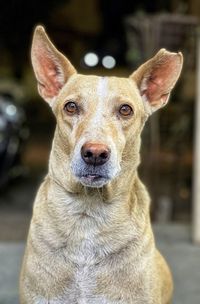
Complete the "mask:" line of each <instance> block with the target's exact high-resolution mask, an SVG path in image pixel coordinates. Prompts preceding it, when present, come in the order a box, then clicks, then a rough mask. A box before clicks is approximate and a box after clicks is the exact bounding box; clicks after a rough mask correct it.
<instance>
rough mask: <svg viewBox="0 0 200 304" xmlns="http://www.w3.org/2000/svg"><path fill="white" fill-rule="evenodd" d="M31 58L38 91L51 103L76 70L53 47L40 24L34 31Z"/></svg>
mask: <svg viewBox="0 0 200 304" xmlns="http://www.w3.org/2000/svg"><path fill="white" fill-rule="evenodd" d="M31 60H32V65H33V70H34V72H35V75H36V78H37V81H38V91H39V93H40V95H41V96H42V97H43V98H44V99H45V100H46V101H47V102H50V103H51V102H52V101H53V100H54V99H55V97H56V96H57V95H58V93H59V91H60V90H61V88H62V87H63V85H64V84H65V83H66V82H67V80H68V79H69V77H70V76H72V75H73V74H74V73H76V70H75V68H74V67H73V66H72V64H71V63H70V62H69V60H68V59H67V58H65V56H64V55H62V54H61V53H60V52H59V51H58V50H57V49H56V48H55V47H54V45H53V44H52V42H51V41H50V40H49V38H48V36H47V35H46V33H45V30H44V28H43V27H42V26H37V27H36V29H35V32H34V36H33V42H32V48H31Z"/></svg>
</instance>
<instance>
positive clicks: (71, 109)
mask: <svg viewBox="0 0 200 304" xmlns="http://www.w3.org/2000/svg"><path fill="white" fill-rule="evenodd" d="M64 110H65V112H66V113H67V114H68V115H75V114H78V112H79V109H78V106H77V104H76V103H75V102H73V101H69V102H67V103H66V104H65V105H64Z"/></svg>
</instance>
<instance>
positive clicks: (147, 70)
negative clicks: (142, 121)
mask: <svg viewBox="0 0 200 304" xmlns="http://www.w3.org/2000/svg"><path fill="white" fill-rule="evenodd" d="M182 65H183V56H182V54H181V53H171V52H168V51H166V50H165V49H161V50H160V51H159V52H158V53H157V54H156V55H155V56H154V57H153V58H152V59H150V60H149V61H147V62H146V63H144V64H143V65H141V66H140V67H139V68H138V69H137V70H136V71H135V72H134V73H133V74H132V75H131V76H130V78H131V79H133V80H134V81H135V82H136V84H137V86H138V88H139V90H140V94H141V96H142V99H143V101H144V104H145V108H146V110H147V111H148V114H151V113H153V112H154V111H156V110H157V109H159V108H161V107H163V106H164V105H166V104H167V102H168V99H169V96H170V92H171V90H172V89H173V87H174V86H175V84H176V81H177V80H178V78H179V75H180V73H181V69H182Z"/></svg>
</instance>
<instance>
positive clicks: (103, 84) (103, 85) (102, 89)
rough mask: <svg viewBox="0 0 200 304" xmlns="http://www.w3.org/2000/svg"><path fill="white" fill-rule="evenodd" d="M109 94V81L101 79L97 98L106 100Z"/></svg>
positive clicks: (104, 78)
mask: <svg viewBox="0 0 200 304" xmlns="http://www.w3.org/2000/svg"><path fill="white" fill-rule="evenodd" d="M107 93H108V79H107V78H106V77H101V78H100V79H99V81H98V84H97V96H98V97H99V98H105V97H106V95H107Z"/></svg>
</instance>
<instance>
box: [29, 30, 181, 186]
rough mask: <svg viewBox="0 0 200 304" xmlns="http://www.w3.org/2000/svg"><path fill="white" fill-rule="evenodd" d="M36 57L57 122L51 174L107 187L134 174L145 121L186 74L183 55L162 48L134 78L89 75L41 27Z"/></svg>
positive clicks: (37, 72) (35, 44)
mask: <svg viewBox="0 0 200 304" xmlns="http://www.w3.org/2000/svg"><path fill="white" fill-rule="evenodd" d="M31 55H32V64H33V68H34V71H35V75H36V78H37V81H38V90H39V93H40V95H41V96H42V97H43V98H44V99H45V100H46V101H47V102H48V103H49V104H50V106H51V107H52V110H53V112H54V113H55V116H56V119H57V128H56V132H55V138H54V144H53V148H52V153H51V161H50V165H51V171H52V174H54V175H55V176H56V178H57V179H62V180H63V179H65V176H66V175H68V176H71V179H74V180H76V182H77V181H78V182H79V183H81V184H83V185H85V186H89V187H102V186H103V185H105V184H107V183H108V182H109V181H111V180H113V179H114V178H115V177H116V176H118V175H119V174H121V173H122V172H127V170H130V171H131V170H135V169H136V167H137V165H138V163H139V148H140V133H141V131H142V128H143V125H144V122H145V121H146V119H147V117H148V116H149V115H150V114H151V113H153V112H154V111H155V110H157V109H159V108H161V107H163V106H164V105H165V104H166V103H167V101H168V99H169V95H170V92H171V90H172V88H173V87H174V85H175V83H176V81H177V79H178V77H179V75H180V72H181V68H182V61H183V59H182V55H181V53H171V52H168V51H166V50H164V49H161V50H160V51H159V52H158V53H157V54H156V55H155V56H154V57H153V58H152V59H150V60H149V61H147V62H146V63H144V64H143V65H142V66H140V67H139V68H138V69H137V70H136V71H135V72H134V73H133V74H132V75H131V76H130V77H129V78H117V77H98V76H84V75H80V74H78V73H77V72H76V70H75V68H74V67H73V66H72V64H71V63H70V62H69V60H68V59H67V58H65V57H64V56H63V55H62V54H61V53H60V52H59V51H58V50H57V49H56V48H55V47H54V46H53V44H52V43H51V42H50V40H49V38H48V37H47V35H46V33H45V31H44V29H43V28H42V27H41V26H38V27H37V28H36V30H35V33H34V38H33V44H32V52H31ZM68 180H69V179H68Z"/></svg>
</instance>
